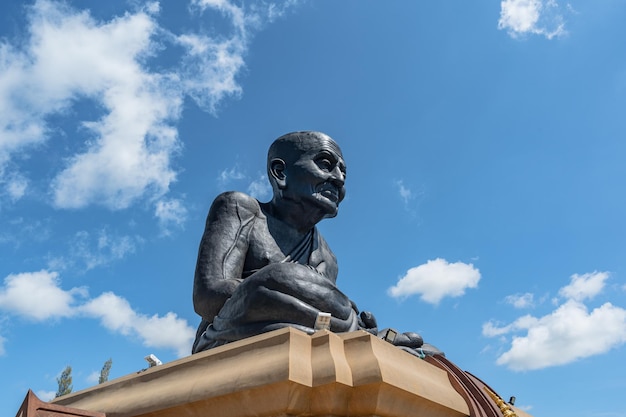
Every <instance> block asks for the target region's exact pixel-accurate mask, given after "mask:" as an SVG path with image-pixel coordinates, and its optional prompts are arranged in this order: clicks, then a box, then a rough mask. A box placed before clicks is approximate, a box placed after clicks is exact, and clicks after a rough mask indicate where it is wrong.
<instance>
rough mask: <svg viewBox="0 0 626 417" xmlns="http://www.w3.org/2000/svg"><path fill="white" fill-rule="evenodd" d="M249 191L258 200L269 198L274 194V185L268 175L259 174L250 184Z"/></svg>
mask: <svg viewBox="0 0 626 417" xmlns="http://www.w3.org/2000/svg"><path fill="white" fill-rule="evenodd" d="M248 193H249V194H250V195H251V196H252V197H254V198H256V199H257V200H267V199H269V198H270V197H271V196H272V187H271V186H270V183H269V181H268V179H267V175H265V174H259V176H258V177H257V178H256V179H254V180H252V182H251V183H250V185H248Z"/></svg>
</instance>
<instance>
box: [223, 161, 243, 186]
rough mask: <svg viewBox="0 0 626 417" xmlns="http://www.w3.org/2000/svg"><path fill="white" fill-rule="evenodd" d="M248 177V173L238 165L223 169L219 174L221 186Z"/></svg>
mask: <svg viewBox="0 0 626 417" xmlns="http://www.w3.org/2000/svg"><path fill="white" fill-rule="evenodd" d="M245 178H246V174H245V173H244V172H243V171H242V170H241V168H239V166H238V165H235V166H234V167H232V168H230V169H228V168H227V169H223V170H222V171H221V172H220V173H219V175H218V176H217V181H218V182H219V184H220V187H226V186H228V185H229V184H230V183H231V182H232V181H238V180H243V179H245Z"/></svg>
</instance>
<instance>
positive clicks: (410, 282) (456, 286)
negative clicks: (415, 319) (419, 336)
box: [387, 258, 480, 304]
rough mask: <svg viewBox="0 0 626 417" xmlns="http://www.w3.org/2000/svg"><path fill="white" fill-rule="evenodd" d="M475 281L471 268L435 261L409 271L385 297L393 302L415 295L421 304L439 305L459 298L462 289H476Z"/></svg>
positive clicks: (477, 274)
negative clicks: (445, 300) (445, 299)
mask: <svg viewBox="0 0 626 417" xmlns="http://www.w3.org/2000/svg"><path fill="white" fill-rule="evenodd" d="M479 281H480V271H479V270H478V269H476V268H474V265H472V264H465V263H463V262H454V263H448V261H446V260H445V259H441V258H437V259H434V260H430V261H428V262H426V263H425V264H422V265H419V266H416V267H414V268H411V269H409V270H408V271H407V272H406V274H405V275H404V276H403V277H401V278H400V279H399V280H398V283H397V284H396V285H394V286H393V287H391V288H389V289H388V290H387V293H388V294H389V295H390V296H392V297H394V298H403V297H408V296H411V295H415V294H419V296H420V299H421V300H423V301H425V302H427V303H430V304H439V302H440V301H441V300H442V299H443V298H445V297H460V296H462V295H463V294H465V290H466V289H468V288H476V287H477V286H478V282H479Z"/></svg>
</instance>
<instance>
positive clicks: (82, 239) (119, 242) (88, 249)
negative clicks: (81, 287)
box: [55, 229, 143, 270]
mask: <svg viewBox="0 0 626 417" xmlns="http://www.w3.org/2000/svg"><path fill="white" fill-rule="evenodd" d="M142 242H143V240H142V239H141V238H139V237H133V236H128V235H124V236H117V235H114V234H111V233H109V232H108V231H107V230H106V229H102V230H100V232H99V233H98V235H97V236H92V235H91V234H90V233H89V232H86V231H80V232H78V233H76V235H75V236H74V239H73V241H72V242H71V244H70V251H69V252H70V257H71V258H70V259H66V260H58V259H57V260H55V262H59V261H60V264H66V263H69V264H75V263H80V264H84V268H85V269H86V270H90V269H94V268H97V267H101V266H104V265H108V264H110V263H111V262H113V261H117V260H120V259H123V258H124V257H126V256H127V255H129V254H133V253H135V251H136V250H137V245H138V244H141V243H142Z"/></svg>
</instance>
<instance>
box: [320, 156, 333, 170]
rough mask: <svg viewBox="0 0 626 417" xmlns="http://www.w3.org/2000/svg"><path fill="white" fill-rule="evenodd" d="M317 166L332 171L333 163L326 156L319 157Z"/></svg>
mask: <svg viewBox="0 0 626 417" xmlns="http://www.w3.org/2000/svg"><path fill="white" fill-rule="evenodd" d="M317 166H319V167H320V169H322V170H324V171H332V169H333V163H332V162H331V161H330V160H329V159H327V158H320V159H318V160H317Z"/></svg>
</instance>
